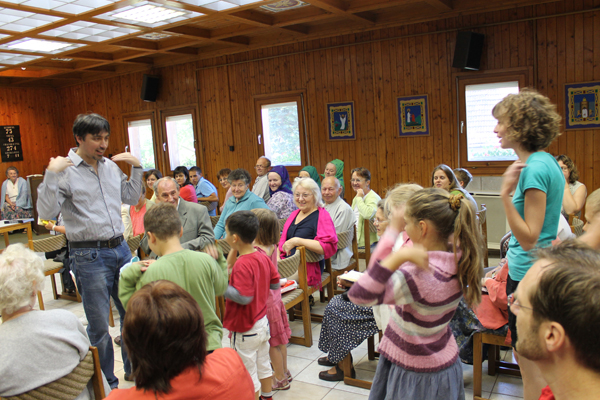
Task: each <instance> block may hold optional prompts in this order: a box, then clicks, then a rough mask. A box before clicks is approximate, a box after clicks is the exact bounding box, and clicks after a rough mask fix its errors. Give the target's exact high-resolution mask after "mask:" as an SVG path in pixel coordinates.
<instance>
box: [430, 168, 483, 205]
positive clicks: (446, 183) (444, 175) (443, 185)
mask: <svg viewBox="0 0 600 400" xmlns="http://www.w3.org/2000/svg"><path fill="white" fill-rule="evenodd" d="M431 187H436V188H438V189H444V190H447V191H449V192H450V194H459V193H460V194H462V195H463V196H464V197H465V199H467V200H469V201H470V202H471V204H472V205H473V207H474V210H475V211H477V202H476V201H475V199H474V198H473V196H471V194H470V193H469V192H467V191H466V190H465V189H463V188H462V187H461V186H460V182H459V181H458V179H456V175H454V171H452V168H450V167H449V166H447V165H446V164H439V165H438V166H437V167H435V168H434V169H433V172H432V173H431Z"/></svg>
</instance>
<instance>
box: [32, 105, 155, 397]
mask: <svg viewBox="0 0 600 400" xmlns="http://www.w3.org/2000/svg"><path fill="white" fill-rule="evenodd" d="M73 136H74V137H75V141H76V142H77V145H78V147H76V148H73V149H71V150H70V151H69V155H68V156H67V157H56V158H51V159H50V163H49V165H48V168H47V169H46V174H45V176H44V182H43V183H42V184H41V185H40V186H39V188H38V202H37V207H38V213H39V215H40V218H42V219H54V218H56V216H57V215H58V214H59V213H62V216H63V220H64V224H65V229H66V232H67V233H66V235H67V240H68V241H69V250H70V259H71V269H72V270H73V273H74V274H75V277H76V283H77V287H78V289H79V292H80V294H81V297H82V300H83V308H84V310H85V314H86V317H87V320H88V327H87V333H88V336H89V338H90V342H91V343H92V346H96V347H97V348H98V353H99V355H100V365H101V367H102V371H103V372H104V375H105V376H106V379H107V381H108V383H109V384H110V386H111V388H116V387H117V386H118V384H119V380H118V379H117V377H116V376H115V374H114V350H113V345H112V341H111V337H110V335H109V333H108V315H109V308H110V297H111V296H112V298H113V301H114V303H115V305H116V306H117V310H118V311H119V314H120V316H121V326H123V318H124V316H125V310H124V309H123V306H122V305H121V301H120V300H119V270H120V268H121V267H122V266H123V265H125V264H126V263H127V262H129V260H130V259H131V252H130V250H129V247H128V246H127V242H125V240H124V239H123V231H124V229H125V228H124V226H123V220H122V219H121V203H125V204H129V205H134V204H136V203H137V201H138V199H139V198H140V193H141V191H142V173H143V170H142V166H141V164H140V161H139V160H138V159H137V158H135V157H134V156H133V155H132V154H130V153H121V154H118V155H116V156H114V157H112V160H109V159H108V158H106V157H104V152H105V151H106V149H107V147H108V138H109V136H110V125H109V123H108V121H107V120H106V119H105V118H103V117H102V116H100V115H98V114H80V115H78V116H77V118H76V119H75V122H74V124H73ZM115 161H123V162H126V163H127V164H129V165H131V166H133V168H132V171H131V179H129V180H127V175H125V174H124V173H123V171H121V169H120V168H119V167H118V166H117V164H115ZM121 352H122V355H123V363H124V369H125V379H126V380H127V379H128V375H129V374H130V373H131V365H130V363H129V360H128V358H127V354H126V352H125V348H124V346H123V347H121Z"/></svg>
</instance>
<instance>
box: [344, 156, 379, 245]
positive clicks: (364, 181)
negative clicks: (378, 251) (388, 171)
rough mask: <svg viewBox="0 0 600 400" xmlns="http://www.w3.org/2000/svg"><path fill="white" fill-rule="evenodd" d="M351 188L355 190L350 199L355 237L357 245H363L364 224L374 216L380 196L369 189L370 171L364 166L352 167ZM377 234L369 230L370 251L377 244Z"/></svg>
mask: <svg viewBox="0 0 600 400" xmlns="http://www.w3.org/2000/svg"><path fill="white" fill-rule="evenodd" d="M350 182H351V183H352V189H353V190H354V191H355V192H356V196H354V200H352V210H353V211H354V214H355V215H356V221H358V223H357V224H356V238H357V240H358V247H359V248H361V247H362V248H364V247H365V237H364V225H365V223H366V224H368V223H369V222H368V221H369V220H370V219H373V218H374V217H375V212H377V202H378V201H379V200H381V197H380V196H379V195H378V194H377V193H375V191H374V190H372V189H371V173H370V172H369V170H368V169H366V168H362V167H361V168H354V169H353V170H352V180H351V181H350ZM378 240H379V239H378V238H377V234H376V233H375V232H371V234H370V240H369V243H371V251H373V249H374V248H375V245H376V244H377V241H378Z"/></svg>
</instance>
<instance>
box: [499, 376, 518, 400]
mask: <svg viewBox="0 0 600 400" xmlns="http://www.w3.org/2000/svg"><path fill="white" fill-rule="evenodd" d="M492 393H498V394H505V395H509V396H514V397H523V379H521V378H519V377H516V376H510V375H502V374H501V375H498V380H497V381H496V384H495V385H494V388H493V389H492Z"/></svg>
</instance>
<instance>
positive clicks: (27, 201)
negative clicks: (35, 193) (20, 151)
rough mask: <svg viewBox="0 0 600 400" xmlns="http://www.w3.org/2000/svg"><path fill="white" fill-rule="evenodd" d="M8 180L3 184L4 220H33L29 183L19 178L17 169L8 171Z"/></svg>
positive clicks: (11, 168) (9, 168)
mask: <svg viewBox="0 0 600 400" xmlns="http://www.w3.org/2000/svg"><path fill="white" fill-rule="evenodd" d="M6 177H7V178H8V179H7V180H5V181H4V182H3V183H2V200H0V201H1V202H2V204H1V207H2V219H18V218H31V217H32V215H33V210H32V205H31V195H30V193H29V185H28V184H27V181H26V180H25V179H23V178H20V177H19V170H18V169H16V168H15V167H8V168H7V169H6Z"/></svg>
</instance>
